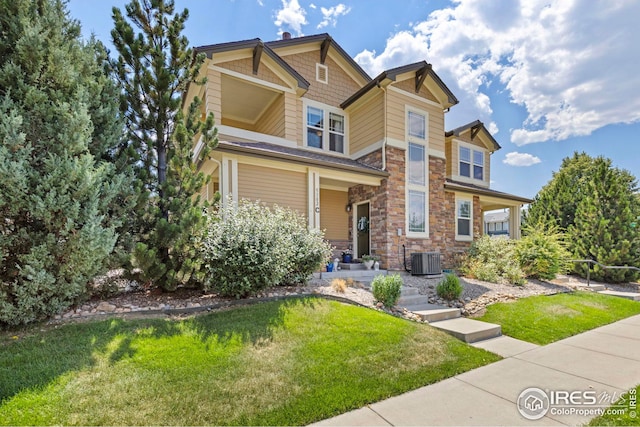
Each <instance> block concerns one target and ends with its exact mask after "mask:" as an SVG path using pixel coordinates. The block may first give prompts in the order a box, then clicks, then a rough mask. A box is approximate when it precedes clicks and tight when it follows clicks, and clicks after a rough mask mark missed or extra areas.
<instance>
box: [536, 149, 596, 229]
mask: <svg viewBox="0 0 640 427" xmlns="http://www.w3.org/2000/svg"><path fill="white" fill-rule="evenodd" d="M593 168H594V162H593V159H592V158H591V157H590V156H588V155H587V154H586V153H577V152H576V153H574V154H573V156H572V157H567V158H565V159H563V160H562V164H561V166H560V170H559V171H557V172H554V173H553V177H552V179H551V181H549V183H547V185H545V186H544V187H543V188H542V190H540V191H539V192H538V194H536V196H535V198H534V200H533V203H532V204H531V206H529V209H528V210H527V211H526V212H525V219H526V222H527V224H531V225H532V226H533V225H536V224H546V225H548V226H550V227H551V226H557V227H559V229H560V231H561V232H566V231H567V230H568V229H569V226H570V225H572V224H573V223H574V218H575V214H576V210H577V206H578V203H579V202H580V200H582V199H583V198H584V197H585V196H586V195H587V194H588V192H589V188H588V186H589V182H590V180H591V178H592V176H593Z"/></svg>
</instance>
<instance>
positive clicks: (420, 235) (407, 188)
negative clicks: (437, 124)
mask: <svg viewBox="0 0 640 427" xmlns="http://www.w3.org/2000/svg"><path fill="white" fill-rule="evenodd" d="M409 112H412V113H416V114H420V115H423V116H424V126H425V129H424V135H425V138H424V139H422V138H419V137H415V136H411V135H409ZM404 123H405V125H404V134H405V141H406V144H407V149H406V151H405V195H404V200H405V218H404V220H405V230H406V235H407V237H409V238H421V239H428V238H429V113H428V112H426V111H424V110H421V109H419V108H415V107H413V106H410V105H405V112H404ZM409 143H412V144H417V145H423V146H424V155H425V158H424V162H425V168H426V170H425V183H424V186H422V185H416V184H411V183H409V176H408V171H409ZM410 190H414V191H420V192H423V193H424V196H425V197H424V200H425V206H424V216H425V224H424V231H422V232H418V231H409V191H410Z"/></svg>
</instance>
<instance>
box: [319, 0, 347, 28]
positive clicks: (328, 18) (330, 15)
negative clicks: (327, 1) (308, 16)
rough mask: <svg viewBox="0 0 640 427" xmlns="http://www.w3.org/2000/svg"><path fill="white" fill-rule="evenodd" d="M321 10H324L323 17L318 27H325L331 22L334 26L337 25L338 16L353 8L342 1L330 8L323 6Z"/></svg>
mask: <svg viewBox="0 0 640 427" xmlns="http://www.w3.org/2000/svg"><path fill="white" fill-rule="evenodd" d="M320 11H321V12H322V16H323V19H322V21H321V22H320V23H319V24H318V27H317V28H323V27H326V26H328V25H329V24H331V26H332V27H335V26H336V24H337V23H338V17H339V16H342V15H346V14H347V13H349V12H351V8H350V7H347V6H345V5H344V4H342V3H340V4H339V5H337V6H332V7H330V8H329V9H327V8H325V7H321V8H320Z"/></svg>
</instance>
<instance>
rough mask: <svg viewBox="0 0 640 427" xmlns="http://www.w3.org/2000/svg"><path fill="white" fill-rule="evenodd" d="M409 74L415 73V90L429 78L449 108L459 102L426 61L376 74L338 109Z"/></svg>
mask: <svg viewBox="0 0 640 427" xmlns="http://www.w3.org/2000/svg"><path fill="white" fill-rule="evenodd" d="M411 72H415V73H416V75H415V78H416V88H417V90H419V89H420V86H422V84H423V83H424V81H425V79H426V78H427V77H431V78H432V79H433V81H434V82H435V83H436V85H437V86H438V88H439V89H440V90H441V91H442V93H443V94H444V95H445V97H446V98H447V102H448V103H449V105H448V106H449V107H450V106H453V105H455V104H457V103H458V102H459V101H458V99H457V98H456V97H455V95H454V94H453V92H451V90H449V88H448V87H447V85H445V84H444V82H443V81H442V80H441V79H440V77H438V75H437V74H436V73H435V71H433V68H432V67H431V64H428V63H427V62H426V61H420V62H416V63H413V64H409V65H403V66H402V67H396V68H392V69H390V70H387V71H383V72H382V73H380V74H378V76H376V77H375V78H374V79H373V80H371V81H370V82H369V83H367V84H366V85H365V86H363V87H362V89H360V90H359V91H357V92H356V93H355V94H353V95H352V96H351V97H349V99H347V100H346V101H344V102H343V103H342V104H340V107H342V108H343V109H345V108H347V107H348V106H349V105H351V104H353V103H354V102H356V101H357V100H358V99H360V98H361V97H362V96H363V95H364V94H366V93H367V92H369V91H370V90H371V89H373V88H374V87H377V86H380V84H381V83H382V82H384V81H385V80H389V81H390V82H394V81H396V79H397V78H398V76H399V75H401V74H406V73H411Z"/></svg>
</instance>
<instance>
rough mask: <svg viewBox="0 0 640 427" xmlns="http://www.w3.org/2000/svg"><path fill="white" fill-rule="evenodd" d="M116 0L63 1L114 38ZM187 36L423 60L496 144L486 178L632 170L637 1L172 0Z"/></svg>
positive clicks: (379, 59) (527, 188)
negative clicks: (594, 164)
mask: <svg viewBox="0 0 640 427" xmlns="http://www.w3.org/2000/svg"><path fill="white" fill-rule="evenodd" d="M126 3H128V2H127V1H122V0H70V1H69V4H68V8H69V11H70V15H71V16H72V17H73V18H75V19H78V20H79V21H80V22H81V24H82V29H83V34H85V35H86V36H89V35H90V34H91V33H94V34H95V35H96V36H97V37H98V38H99V39H100V40H102V41H103V42H105V43H106V44H107V45H108V46H110V39H111V36H110V31H111V28H112V27H113V22H112V18H111V8H112V7H113V6H116V7H119V8H121V9H123V10H124V5H125V4H126ZM176 5H177V8H178V9H179V10H182V9H183V8H185V7H186V8H188V9H189V12H190V18H189V20H188V21H187V23H186V29H185V35H186V36H187V37H188V38H189V41H190V42H191V44H192V45H194V46H200V45H206V44H213V43H222V42H229V41H236V40H246V39H252V38H256V37H259V38H261V39H262V40H265V41H270V40H276V39H279V38H280V36H281V33H282V32H283V31H288V32H290V33H291V34H292V35H293V37H296V36H300V35H312V34H318V33H325V32H326V33H329V34H331V36H332V37H333V38H334V40H336V41H337V42H338V43H339V44H340V45H341V46H342V47H343V48H344V49H345V50H346V51H347V52H348V53H349V54H350V55H351V56H352V57H354V58H355V59H356V61H357V62H358V63H359V64H360V65H361V66H362V67H363V68H364V69H365V70H366V71H367V72H368V73H369V74H370V75H371V76H372V77H374V76H375V75H377V74H378V73H380V72H381V71H383V70H385V69H389V68H393V67H397V66H400V65H405V64H408V63H412V62H416V61H421V60H426V61H427V62H429V63H431V64H432V65H433V68H434V70H435V71H436V73H437V74H438V75H439V76H440V77H441V78H442V80H443V81H444V82H445V84H446V85H447V86H448V87H449V88H450V89H451V90H452V91H453V93H454V94H455V95H456V97H457V98H458V99H459V100H460V103H459V104H458V105H456V106H454V107H453V108H452V109H451V111H450V112H449V113H448V114H447V115H446V128H447V129H453V128H455V127H458V126H460V125H463V124H466V123H468V122H471V121H473V120H476V119H480V120H482V121H483V122H484V123H485V126H487V128H488V129H489V130H490V131H491V132H493V135H494V137H495V138H496V140H497V141H498V142H499V143H500V145H501V146H502V149H501V150H499V151H497V152H496V153H494V154H493V156H492V158H491V180H492V183H491V186H492V188H494V189H496V190H499V191H505V192H508V193H512V194H516V195H520V196H525V197H533V196H535V194H536V193H537V192H538V191H539V190H540V189H541V188H542V186H544V185H545V184H546V183H547V182H548V181H549V180H550V179H551V176H552V172H554V171H557V170H558V168H559V167H560V163H561V161H562V159H563V158H565V157H567V156H570V155H572V153H573V152H574V151H585V152H587V153H588V154H590V155H592V156H599V155H602V156H605V157H608V158H610V159H612V161H613V164H614V166H616V167H619V168H623V169H627V170H628V171H629V172H631V173H632V174H633V175H634V176H636V177H640V144H639V137H638V135H639V134H640V72H638V70H637V66H636V64H637V63H638V61H639V60H640V25H638V22H637V18H638V17H639V16H640V2H638V1H636V0H521V1H517V0H455V1H446V0H402V1H396V2H391V1H388V0H327V1H325V0H312V1H307V0H191V1H187V0H176Z"/></svg>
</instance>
